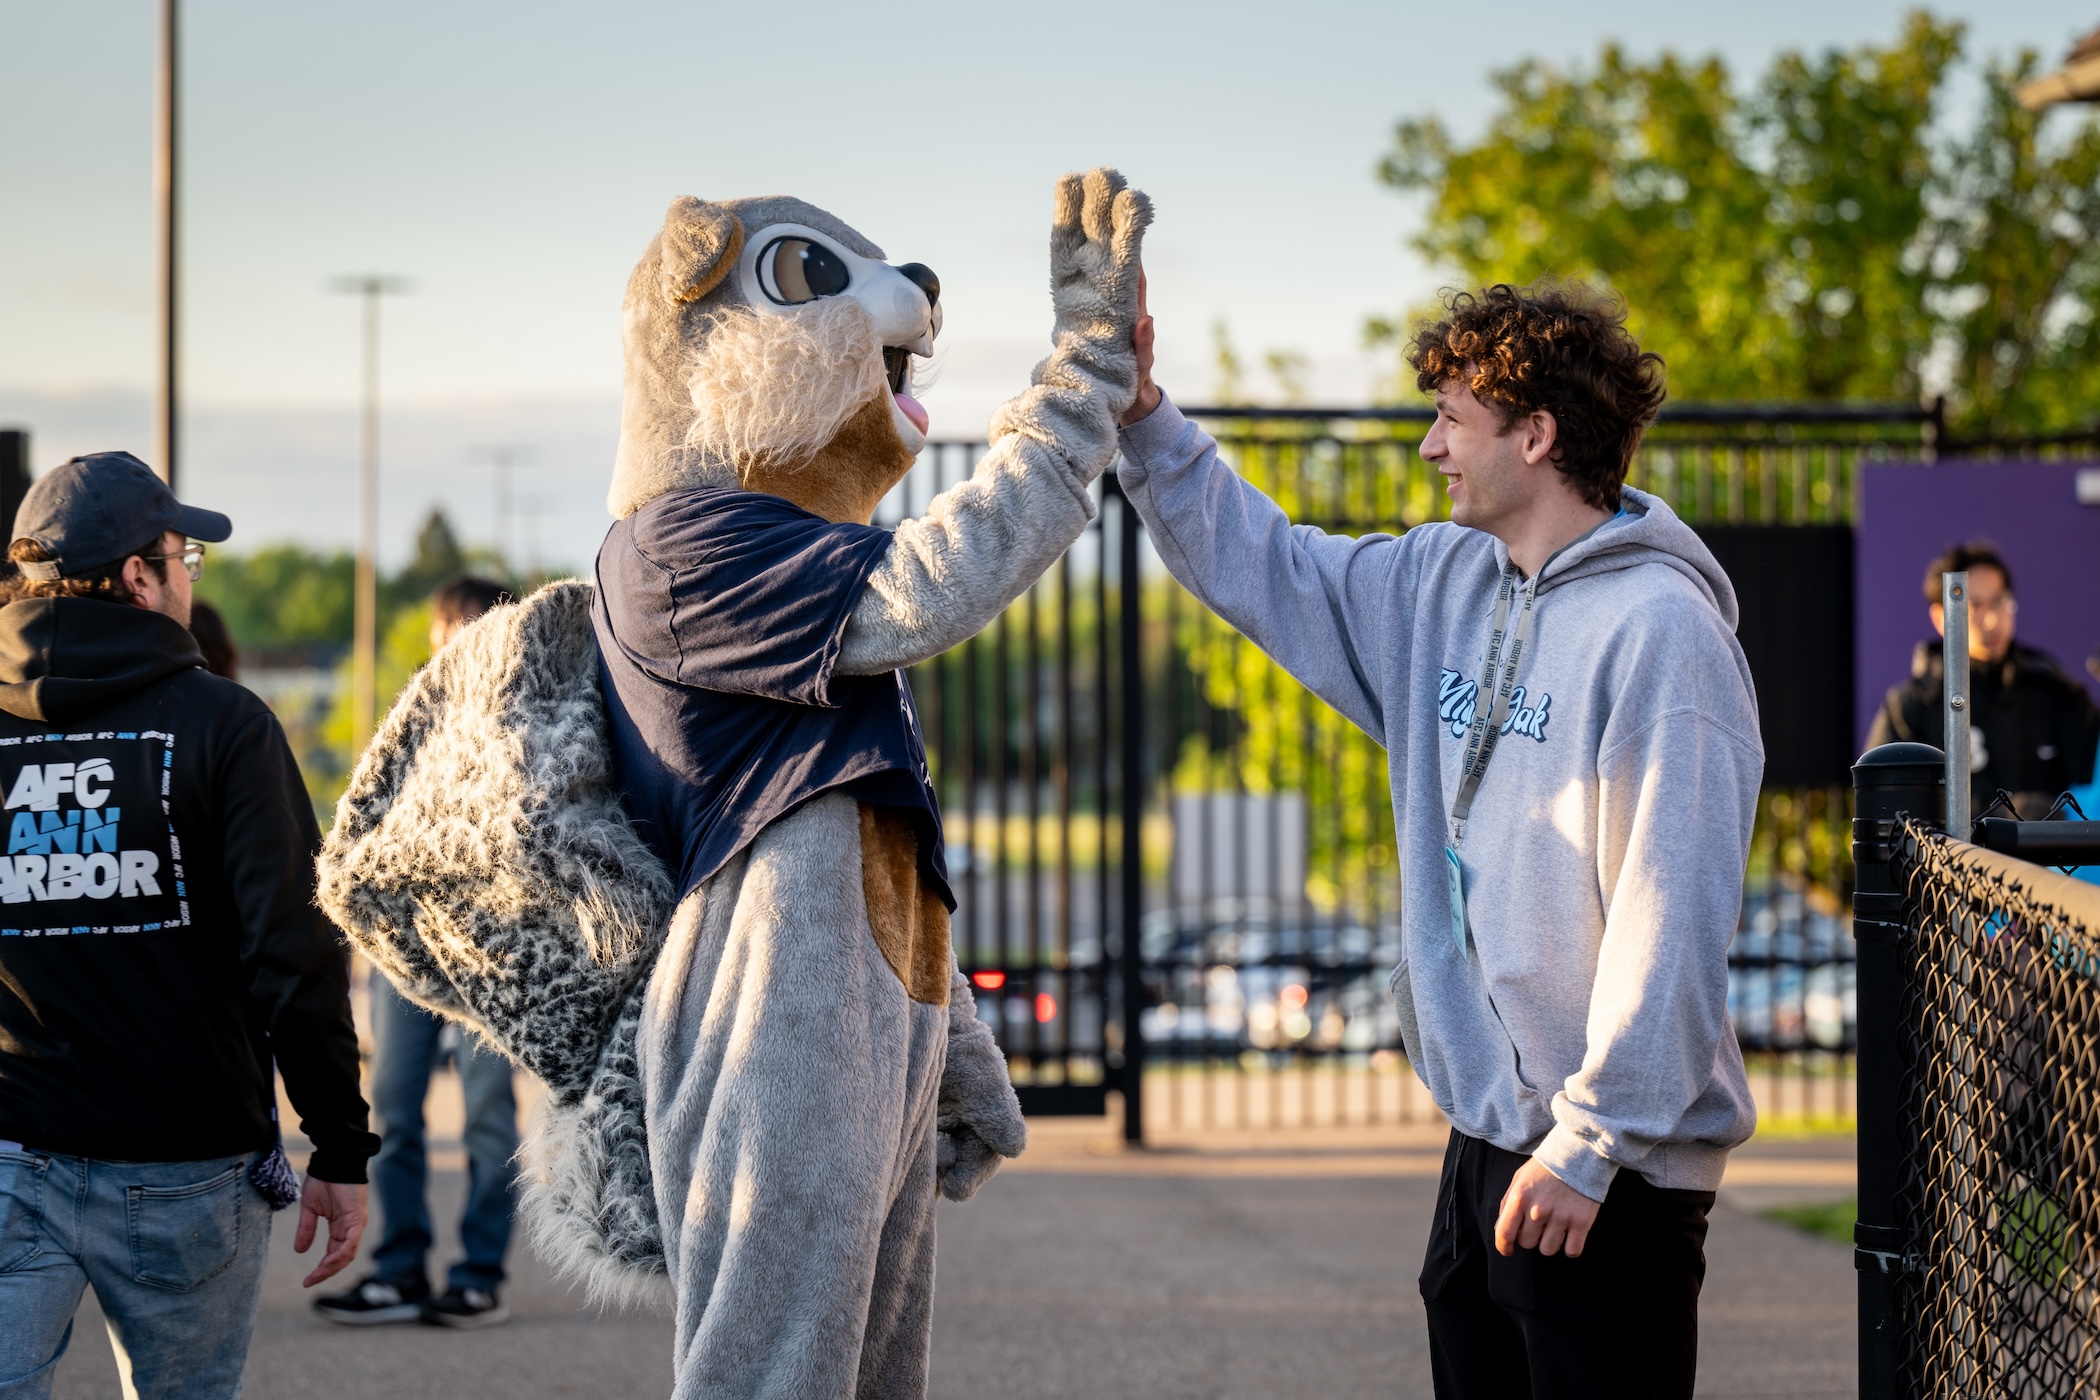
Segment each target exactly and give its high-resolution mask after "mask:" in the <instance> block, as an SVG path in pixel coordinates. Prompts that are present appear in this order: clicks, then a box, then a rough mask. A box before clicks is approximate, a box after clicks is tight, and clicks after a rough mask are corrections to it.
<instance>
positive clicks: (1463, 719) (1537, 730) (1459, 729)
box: [1436, 671, 1553, 744]
mask: <svg viewBox="0 0 2100 1400" xmlns="http://www.w3.org/2000/svg"><path fill="white" fill-rule="evenodd" d="M1479 694H1480V682H1479V681H1469V680H1467V679H1466V678H1465V677H1464V676H1461V675H1460V674H1459V673H1458V672H1456V671H1439V672H1438V673H1437V684H1436V714H1437V718H1438V719H1439V720H1440V721H1442V722H1443V723H1444V724H1446V725H1449V726H1450V729H1451V737H1452V738H1454V739H1463V738H1465V737H1466V731H1467V730H1468V729H1470V728H1472V727H1473V702H1474V700H1475V699H1476V698H1477V697H1478V696H1479ZM1552 708H1553V697H1552V696H1550V695H1547V694H1545V693H1544V692H1543V691H1542V692H1540V694H1539V698H1538V701H1537V703H1535V704H1534V703H1531V702H1530V697H1529V696H1528V695H1527V694H1526V693H1525V690H1524V687H1523V686H1521V685H1520V686H1518V687H1517V688H1516V689H1514V690H1512V691H1511V692H1510V693H1509V718H1508V719H1506V720H1504V721H1502V732H1503V734H1504V735H1509V734H1522V735H1523V736H1524V737H1525V738H1527V739H1536V740H1537V741H1538V742H1539V743H1541V744H1543V743H1545V742H1546V721H1548V720H1550V719H1552V718H1553V715H1552Z"/></svg>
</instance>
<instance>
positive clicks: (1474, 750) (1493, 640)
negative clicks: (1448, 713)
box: [1451, 564, 1545, 847]
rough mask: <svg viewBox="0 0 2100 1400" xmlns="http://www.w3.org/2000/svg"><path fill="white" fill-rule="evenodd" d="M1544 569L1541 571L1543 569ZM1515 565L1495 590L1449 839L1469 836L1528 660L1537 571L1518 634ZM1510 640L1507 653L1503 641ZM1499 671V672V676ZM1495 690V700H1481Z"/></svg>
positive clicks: (1526, 596)
mask: <svg viewBox="0 0 2100 1400" xmlns="http://www.w3.org/2000/svg"><path fill="white" fill-rule="evenodd" d="M1544 572H1545V570H1543V569H1541V570H1540V571H1539V573H1544ZM1516 592H1517V570H1516V566H1515V565H1513V564H1512V565H1510V566H1509V567H1507V568H1505V569H1504V570H1503V571H1502V585H1501V587H1499V588H1497V589H1496V590H1495V625H1494V626H1493V628H1491V629H1490V630H1489V632H1488V645H1487V655H1486V656H1485V657H1483V658H1482V659H1481V662H1480V688H1479V690H1478V691H1476V692H1475V694H1474V697H1473V727H1472V729H1471V730H1469V731H1468V732H1467V734H1466V754H1465V761H1464V766H1463V767H1462V768H1461V769H1460V770H1459V780H1458V796H1456V797H1455V798H1453V799H1452V801H1451V844H1452V846H1454V847H1456V846H1457V845H1458V843H1459V842H1460V841H1462V840H1464V839H1465V834H1466V816H1467V814H1468V813H1470V812H1471V811H1472V810H1473V796H1474V794H1475V793H1477V792H1479V791H1480V780H1481V779H1482V778H1484V777H1486V776H1487V769H1488V763H1489V761H1490V760H1491V759H1493V758H1494V756H1495V744H1496V741H1497V740H1499V739H1500V738H1501V737H1502V725H1503V722H1504V721H1505V720H1507V719H1508V718H1509V710H1510V696H1511V694H1512V692H1513V690H1514V688H1515V686H1516V683H1517V666H1518V664H1519V663H1520V662H1522V661H1523V659H1524V642H1525V640H1526V638H1528V637H1529V636H1530V635H1531V613H1532V607H1533V605H1534V604H1535V603H1537V601H1538V596H1539V576H1538V574H1536V573H1535V574H1533V575H1532V576H1531V582H1530V583H1528V584H1526V585H1525V588H1524V607H1523V609H1522V610H1521V611H1520V612H1519V613H1518V614H1517V627H1516V631H1515V633H1514V634H1512V633H1511V632H1510V631H1509V609H1510V603H1511V602H1512V600H1513V599H1514V598H1515V597H1516ZM1505 644H1506V645H1507V648H1508V652H1507V655H1505V654H1504V646H1505ZM1498 673H1499V675H1498ZM1491 691H1492V694H1493V702H1492V703H1491V704H1485V705H1484V704H1482V701H1485V700H1487V699H1488V697H1489V694H1490V692H1491Z"/></svg>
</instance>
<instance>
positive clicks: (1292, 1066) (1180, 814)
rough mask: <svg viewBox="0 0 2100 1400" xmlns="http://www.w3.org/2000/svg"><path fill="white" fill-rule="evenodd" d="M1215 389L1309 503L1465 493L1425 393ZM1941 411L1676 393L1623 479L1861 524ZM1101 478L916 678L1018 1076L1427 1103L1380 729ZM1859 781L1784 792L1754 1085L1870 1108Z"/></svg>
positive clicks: (965, 457)
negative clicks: (1241, 615) (1074, 517)
mask: <svg viewBox="0 0 2100 1400" xmlns="http://www.w3.org/2000/svg"><path fill="white" fill-rule="evenodd" d="M1199 414H1200V416H1202V417H1204V418H1206V419H1207V420H1208V421H1209V423H1210V425H1211V426H1212V428H1213V430H1214V431H1215V432H1216V433H1217V434H1218V436H1219V439H1220V442H1221V445H1222V447H1223V449H1224V451H1225V452H1226V453H1227V454H1228V456H1229V457H1230V458H1231V460H1232V461H1233V464H1234V465H1235V467H1236V468H1237V469H1238V470H1239V471H1240V472H1241V474H1242V475H1244V476H1246V477H1247V478H1249V479H1250V480H1252V481H1254V482H1255V483H1256V484H1257V485H1259V486H1260V487H1261V488H1262V489H1263V490H1265V491H1267V492H1268V493H1269V494H1270V495H1271V496H1273V497H1274V498H1275V499H1276V500H1277V501H1278V502H1279V503H1280V504H1281V505H1282V506H1283V507H1284V509H1285V510H1286V511H1288V512H1289V513H1290V515H1291V516H1292V518H1293V519H1294V520H1297V521H1300V522H1302V523H1306V524H1311V525H1316V526H1319V527H1321V528H1323V529H1328V530H1333V531H1339V532H1344V533H1352V534H1353V533H1362V532H1366V531H1372V530H1385V531H1399V530H1404V529H1407V528H1409V527H1411V526H1413V525H1417V524H1420V523H1423V522H1425V521H1429V520H1436V519H1442V518H1445V516H1446V515H1447V509H1448V508H1447V503H1446V499H1445V497H1444V493H1443V491H1442V481H1441V478H1439V477H1438V476H1437V475H1436V473H1435V471H1434V469H1433V468H1432V467H1431V466H1430V465H1429V464H1427V463H1425V462H1424V461H1422V459H1421V458H1420V456H1419V455H1418V454H1417V452H1416V447H1417V446H1418V444H1419V442H1420V440H1421V436H1422V434H1423V433H1424V432H1426V431H1427V426H1428V421H1429V415H1428V414H1427V412H1426V411H1417V410H1369V411H1350V412H1344V411H1331V410H1322V409H1315V410H1302V411H1281V410H1273V409H1258V410H1255V409H1220V410H1200V411H1199ZM1936 433H1937V427H1936V424H1935V422H1934V420H1933V418H1932V416H1931V415H1930V413H1929V412H1926V411H1917V410H1907V409H1891V410H1881V409H1818V410H1799V409H1787V410H1781V409H1769V410H1768V409H1727V410H1722V409H1702V408H1698V407H1696V406H1693V407H1689V408H1679V409H1677V410H1676V411H1674V412H1673V413H1672V414H1671V415H1669V416H1668V417H1666V418H1665V420H1664V421H1663V422H1661V423H1659V424H1658V425H1657V427H1656V429H1655V430H1654V432H1653V433H1652V434H1651V437H1650V439H1649V441H1648V443H1647V444H1646V445H1645V446H1644V447H1643V449H1642V450H1641V453H1640V454H1639V456H1638V458H1637V460H1636V463H1635V466H1634V470H1633V473H1632V477H1631V479H1632V481H1633V483H1634V484H1635V485H1637V486H1639V487H1641V488H1643V489H1646V490H1650V491H1653V492H1654V493H1655V494H1657V495H1660V496H1662V497H1663V498H1664V499H1666V500H1668V501H1670V502H1671V503H1672V505H1673V506H1674V508H1676V509H1677V510H1678V511H1679V513H1680V514H1682V515H1684V516H1686V517H1687V518H1688V519H1690V520H1692V521H1693V522H1695V523H1699V522H1707V521H1713V522H1723V521H1726V522H1738V523H1751V524H1757V523H1763V524H1770V525H1775V526H1785V525H1798V524H1826V525H1827V524H1828V523H1832V522H1842V521H1845V520H1848V519H1850V517H1851V515H1852V513H1853V507H1854V502H1855V501H1856V499H1857V488H1858V482H1859V477H1860V472H1859V468H1860V466H1861V464H1862V463H1863V462H1866V461H1870V460H1876V459H1881V458H1918V457H1921V456H1928V455H1929V454H1930V453H1931V452H1932V451H1933V449H1934V445H1935V441H1936V436H1935V435H1936ZM982 451H983V448H982V445H981V444H972V443H949V444H939V445H936V446H934V447H932V448H930V449H929V450H928V453H927V455H926V456H925V457H924V458H923V459H922V460H921V463H920V466H919V468H918V469H917V470H916V471H915V472H914V473H913V475H912V476H911V477H910V478H909V479H908V480H907V481H906V482H905V483H904V484H903V485H902V486H900V487H899V488H898V490H897V491H896V492H895V493H893V495H892V497H891V498H890V499H889V500H888V501H887V502H886V503H885V506H884V510H883V511H882V513H881V514H880V515H879V516H878V519H881V520H887V521H894V520H897V519H901V518H904V517H906V516H909V515H912V514H916V513H918V512H919V511H921V510H923V509H924V508H925V506H926V504H927V503H928V502H929V501H930V500H931V499H932V497H933V496H934V495H935V494H937V493H938V492H939V491H940V490H942V489H944V488H945V487H946V486H948V485H951V484H953V483H954V482H956V481H959V480H961V479H963V478H964V477H965V476H967V475H968V473H969V472H970V470H971V468H972V467H973V466H974V464H975V462H976V460H977V458H978V456H979V455H981V453H982ZM1100 499H1101V504H1102V511H1101V515H1100V518H1099V519H1098V520H1097V521H1096V522H1095V524H1094V525H1093V526H1092V527H1090V528H1089V529H1088V531H1087V532H1086V534H1085V536H1084V537H1083V538H1082V539H1081V540H1080V541H1079V543H1078V544H1077V545H1075V546H1074V548H1073V549H1072V550H1071V551H1070V552H1069V553H1068V554H1067V555H1066V557H1065V558H1064V559H1063V560H1062V561H1061V562H1060V563H1059V565H1058V566H1057V567H1056V568H1054V569H1053V570H1052V571H1051V572H1050V573H1049V574H1048V575H1047V576H1046V577H1045V578H1044V579H1043V580H1042V581H1041V582H1040V583H1039V584H1038V585H1037V586H1036V587H1035V588H1034V589H1032V590H1031V591H1030V592H1029V593H1028V594H1027V595H1025V596H1024V597H1023V598H1021V599H1020V600H1019V601H1018V602H1016V603H1015V604H1014V605H1013V606H1012V607H1011V608H1009V609H1008V610H1007V611H1006V613H1005V614H1004V615H1002V616H1001V617H1000V618H999V619H998V620H997V621H996V622H995V623H994V624H993V625H992V626H991V627H989V628H987V629H986V630H985V632H984V633H982V634H981V635H980V636H978V637H977V638H975V639H973V640H972V641H970V642H968V643H966V644H965V645H963V646H961V647H959V648H957V649H956V650H955V651H953V652H950V653H949V654H947V655H945V656H942V657H939V658H936V659H935V660H933V661H931V662H928V663H926V664H925V665H924V666H921V667H920V668H918V669H917V670H916V671H915V672H914V673H913V676H912V683H913V688H914V693H915V695H916V696H917V698H918V702H919V705H920V710H921V717H922V720H923V722H924V726H925V730H926V737H927V744H928V750H929V756H930V759H931V763H932V767H933V770H934V774H935V781H936V784H937V786H938V788H939V790H940V795H941V799H942V803H943V808H944V813H945V817H946V822H947V830H948V842H949V850H950V862H951V865H952V867H953V869H954V872H955V880H954V883H955V886H956V891H957V896H958V900H959V908H958V911H957V916H956V924H955V928H956V933H955V937H956V946H957V950H958V955H959V957H960V958H961V960H962V962H963V965H964V968H965V970H966V971H967V972H968V973H969V974H970V975H971V977H972V980H973V981H974V982H975V983H976V986H977V995H978V999H979V1003H980V1007H981V1009H982V1012H983V1014H985V1015H986V1016H987V1017H988V1018H989V1019H991V1020H992V1021H993V1024H994V1028H995V1030H996V1031H997V1033H998V1035H999V1037H1000V1040H1001V1043H1002V1044H1003V1045H1004V1046H1005V1047H1006V1050H1007V1053H1008V1056H1009V1060H1010V1063H1011V1065H1012V1069H1013V1074H1014V1078H1015V1081H1016V1083H1017V1085H1019V1086H1020V1089H1021V1092H1022V1096H1023V1100H1024V1103H1025V1104H1027V1106H1028V1107H1029V1108H1030V1109H1031V1110H1032V1111H1036V1112H1053V1111H1087V1112H1093V1111H1099V1110H1100V1107H1101V1106H1102V1104H1103V1103H1104V1101H1105V1093H1106V1090H1107V1089H1109V1088H1111V1087H1114V1088H1128V1089H1131V1090H1134V1091H1135V1092H1130V1093H1126V1095H1125V1111H1126V1130H1127V1131H1130V1132H1131V1133H1133V1134H1135V1133H1137V1132H1140V1131H1142V1130H1143V1128H1144V1126H1145V1124H1146V1123H1147V1122H1149V1123H1150V1124H1151V1125H1152V1126H1153V1127H1154V1128H1155V1129H1158V1128H1171V1127H1173V1126H1175V1125H1178V1124H1198V1123H1202V1124H1213V1123H1225V1124H1238V1125H1244V1126H1250V1127H1261V1126H1272V1125H1273V1126H1283V1125H1292V1124H1301V1123H1302V1124H1312V1123H1321V1124H1326V1123H1339V1122H1380V1121H1387V1120H1406V1119H1410V1118H1413V1117H1416V1116H1418V1115H1420V1116H1428V1115H1431V1114H1433V1112H1434V1110H1433V1109H1432V1108H1431V1107H1430V1105H1429V1104H1428V1102H1427V1098H1426V1095H1424V1094H1422V1093H1421V1091H1420V1090H1419V1086H1417V1085H1416V1084H1415V1082H1414V1079H1413V1076H1412V1075H1411V1074H1410V1073H1408V1072H1407V1070H1406V1067H1405V1065H1404V1063H1403V1062H1402V1060H1401V1058H1400V1041H1399V1027H1398V1023H1397V1019H1396V1017H1395V1015H1394V1013H1393V1010H1392V1007H1391V1003H1390V999H1389V998H1388V996H1387V995H1386V991H1385V977H1386V974H1387V972H1388V971H1389V970H1390V968H1391V967H1392V966H1393V964H1394V963H1395V962H1396V961H1397V960H1398V938H1399V907H1400V898H1401V891H1400V888H1399V872H1398V866H1397V861H1396V858H1395V846H1394V833H1393V816H1392V802H1391V793H1390V788H1389V785H1388V779H1387V772H1386V765H1385V755H1384V752H1383V750H1382V749H1380V748H1379V746H1378V745H1377V744H1376V743H1374V742H1373V741H1372V740H1371V739H1370V738H1369V737H1368V736H1366V735H1364V734H1363V733H1361V732H1360V731H1358V730H1356V729H1355V728H1354V727H1353V726H1351V725H1349V724H1348V723H1347V722H1346V721H1345V720H1343V719H1342V718H1341V717H1340V716H1339V715H1338V714H1336V713H1335V712H1334V711H1332V710H1330V709H1329V708H1328V707H1327V706H1325V705H1324V704H1322V703H1320V702H1319V701H1318V700H1316V699H1314V698H1313V697H1312V696H1311V695H1310V694H1309V693H1308V692H1306V691H1305V690H1304V688H1303V687H1301V686H1299V685H1298V684H1297V683H1296V682H1295V681H1293V680H1292V679H1291V678H1290V677H1288V676H1287V675H1285V674H1284V673H1283V672H1282V671H1281V670H1280V669H1278V668H1277V667H1276V666H1274V665H1273V664H1272V663H1271V662H1269V661H1268V659H1267V658H1266V657H1265V656H1263V655H1262V654H1261V653H1260V652H1259V651H1258V650H1257V649H1256V648H1254V647H1253V646H1252V645H1251V644H1249V643H1248V642H1246V641H1245V639H1244V638H1242V637H1240V636H1239V635H1238V633H1236V632H1235V631H1233V629H1231V628H1230V627H1228V626H1226V625H1225V624H1224V623H1223V622H1222V621H1220V620H1219V619H1218V618H1217V617H1215V616H1214V615H1212V614H1211V613H1210V612H1209V611H1208V610H1207V609H1205V608H1203V607H1202V606H1201V605H1200V604H1199V603H1197V602H1196V601H1195V599H1194V598H1192V597H1191V596H1190V595H1189V594H1188V593H1186V592H1185V591H1184V590H1182V589H1181V588H1180V587H1179V586H1178V585H1176V584H1175V583H1174V582H1173V580H1172V579H1171V578H1169V577H1168V576H1167V575H1166V574H1165V572H1164V570H1163V569H1162V568H1161V567H1160V565H1159V563H1158V560H1157V558H1156V556H1154V555H1153V554H1152V552H1151V549H1150V546H1149V545H1148V544H1147V543H1146V542H1145V541H1144V538H1143V531H1142V528H1141V527H1140V525H1139V524H1138V522H1137V520H1136V519H1135V516H1134V514H1133V513H1131V512H1129V511H1128V509H1127V507H1126V506H1125V505H1124V503H1123V502H1122V500H1121V498H1120V497H1119V496H1118V495H1117V493H1116V492H1115V490H1114V488H1113V485H1112V483H1105V489H1104V490H1103V491H1102V493H1101V497H1100ZM1832 601H1833V604H1834V605H1835V606H1840V607H1844V608H1845V610H1846V611H1847V612H1848V613H1849V607H1848V606H1846V605H1844V604H1842V603H1839V602H1838V601H1837V600H1832ZM1841 782H1842V770H1840V771H1839V772H1838V773H1834V774H1831V775H1829V776H1828V778H1827V780H1826V781H1825V782H1824V783H1822V784H1820V785H1816V786H1809V787H1797V788H1792V789H1785V790H1774V791H1769V792H1767V793H1766V794H1765V796H1764V799H1763V801H1762V802H1761V804H1760V808H1759V817H1758V829H1757V834H1756V837H1755V841H1754V852H1753V856H1752V860H1751V866H1750V870H1749V872H1748V881H1747V885H1746V895H1745V901H1744V910H1743V923H1742V929H1741V932H1740V934H1739V936H1738V938H1737V940H1736V943H1735V946H1734V949H1733V950H1732V952H1731V957H1730V965H1731V989H1730V1004H1731V1010H1732V1012H1733V1013H1734V1016H1735V1021H1736V1026H1737V1031H1738V1035H1739V1037H1740V1039H1741V1041H1742V1044H1743V1046H1744V1048H1745V1050H1746V1051H1747V1052H1748V1053H1749V1054H1750V1056H1751V1059H1752V1062H1753V1071H1754V1076H1755V1077H1756V1079H1757V1082H1758V1086H1759V1090H1760V1096H1761V1097H1762V1098H1763V1099H1764V1100H1765V1102H1766V1105H1767V1108H1768V1111H1769V1110H1776V1111H1777V1112H1779V1113H1780V1114H1782V1115H1784V1116H1789V1117H1791V1116H1796V1115H1801V1116H1807V1117H1818V1118H1830V1117H1834V1118H1844V1117H1846V1116H1848V1115H1849V1114H1850V1112H1851V1109H1852V1099H1851V1090H1850V1085H1851V1076H1850V1057H1851V1054H1852V1051H1853V1048H1854V1045H1855V1038H1854V1030H1853V1025H1854V1016H1853V997H1854V980H1853V952H1852V939H1851V934H1850V927H1849V923H1850V919H1849V913H1848V907H1849V906H1848V900H1849V897H1850V893H1851V890H1850V870H1851V866H1850V861H1849V852H1848V849H1847V843H1846V826H1847V821H1848V816H1849V812H1848V807H1847V802H1848V792H1847V790H1846V789H1845V788H1844V787H1843V786H1841V785H1840V784H1841ZM1130 948H1135V949H1136V950H1137V951H1138V957H1137V958H1135V959H1132V958H1128V957H1125V956H1123V954H1124V951H1125V950H1126V949H1130ZM1133 1061H1142V1063H1143V1064H1144V1065H1145V1066H1146V1067H1147V1070H1148V1073H1147V1074H1146V1075H1144V1076H1135V1075H1129V1074H1126V1073H1125V1072H1124V1067H1125V1065H1126V1063H1129V1062H1133ZM1148 1099H1149V1104H1148V1103H1147V1100H1148Z"/></svg>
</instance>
